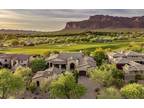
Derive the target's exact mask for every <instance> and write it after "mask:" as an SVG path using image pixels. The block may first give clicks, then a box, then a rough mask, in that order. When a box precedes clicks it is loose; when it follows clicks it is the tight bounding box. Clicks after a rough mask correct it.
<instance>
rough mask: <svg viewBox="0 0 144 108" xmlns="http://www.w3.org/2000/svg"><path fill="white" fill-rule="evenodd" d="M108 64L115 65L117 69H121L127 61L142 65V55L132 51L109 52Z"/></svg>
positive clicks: (143, 61) (143, 59)
mask: <svg viewBox="0 0 144 108" xmlns="http://www.w3.org/2000/svg"><path fill="white" fill-rule="evenodd" d="M107 56H108V60H109V62H110V63H113V64H116V66H117V68H118V69H122V68H123V66H124V65H125V64H128V63H129V61H135V62H137V63H140V64H144V54H143V53H138V52H134V51H121V52H111V53H108V54H107Z"/></svg>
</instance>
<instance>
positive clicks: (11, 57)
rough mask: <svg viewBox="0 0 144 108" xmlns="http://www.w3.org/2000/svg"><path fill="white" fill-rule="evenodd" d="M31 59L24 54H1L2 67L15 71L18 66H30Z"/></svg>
mask: <svg viewBox="0 0 144 108" xmlns="http://www.w3.org/2000/svg"><path fill="white" fill-rule="evenodd" d="M29 57H30V56H29V55H24V54H0V67H1V68H9V69H15V68H16V67H18V66H28V65H29Z"/></svg>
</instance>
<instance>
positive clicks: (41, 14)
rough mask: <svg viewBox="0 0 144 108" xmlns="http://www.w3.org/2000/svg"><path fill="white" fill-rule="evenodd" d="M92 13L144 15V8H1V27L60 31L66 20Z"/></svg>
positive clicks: (77, 18) (82, 17)
mask: <svg viewBox="0 0 144 108" xmlns="http://www.w3.org/2000/svg"><path fill="white" fill-rule="evenodd" d="M92 15H112V16H126V17H133V16H144V9H143V10H142V9H139V10H138V9H137V10H135V9H129V10H128V9H82V10H80V9H78V10H76V9H73V10H72V9H55V10H54V9H47V10H44V9H38V10H37V9H34V10H29V9H26V10H21V9H15V10H0V29H18V30H36V31H58V30H61V29H63V28H64V27H65V24H66V22H69V21H81V20H86V19H88V18H89V16H92Z"/></svg>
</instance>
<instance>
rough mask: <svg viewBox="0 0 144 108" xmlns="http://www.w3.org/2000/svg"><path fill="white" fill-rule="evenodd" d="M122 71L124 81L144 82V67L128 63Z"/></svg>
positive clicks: (132, 62)
mask: <svg viewBox="0 0 144 108" xmlns="http://www.w3.org/2000/svg"><path fill="white" fill-rule="evenodd" d="M123 71H124V81H125V82H126V83H129V82H139V83H143V82H144V65H143V64H140V63H136V62H134V61H130V62H129V63H128V64H127V65H125V66H124V67H123Z"/></svg>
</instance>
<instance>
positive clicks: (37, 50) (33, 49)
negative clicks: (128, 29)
mask: <svg viewBox="0 0 144 108" xmlns="http://www.w3.org/2000/svg"><path fill="white" fill-rule="evenodd" d="M127 45H128V42H118V43H91V44H56V45H49V44H42V45H37V46H29V47H22V48H6V49H1V50H0V52H1V53H17V54H20V53H21V54H44V53H45V52H47V51H80V50H85V49H95V48H98V47H102V48H111V49H119V48H123V47H126V46H127Z"/></svg>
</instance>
